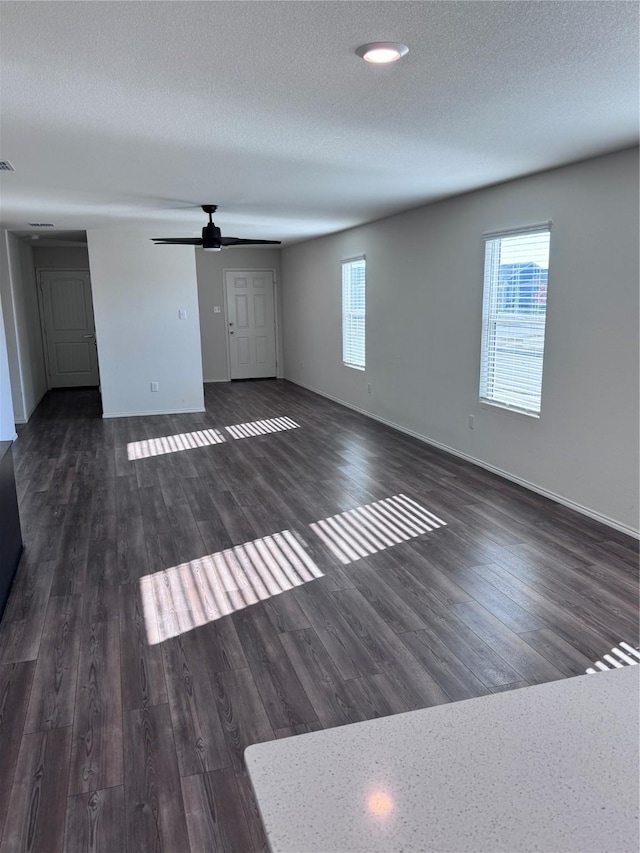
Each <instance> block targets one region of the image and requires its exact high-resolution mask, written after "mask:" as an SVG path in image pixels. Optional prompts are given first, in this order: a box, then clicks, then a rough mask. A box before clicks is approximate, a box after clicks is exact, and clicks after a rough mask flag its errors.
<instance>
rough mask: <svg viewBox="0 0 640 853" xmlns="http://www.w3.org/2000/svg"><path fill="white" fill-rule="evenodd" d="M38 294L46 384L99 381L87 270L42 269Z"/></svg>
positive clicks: (51, 385) (87, 383) (90, 383)
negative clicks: (45, 355) (45, 356)
mask: <svg viewBox="0 0 640 853" xmlns="http://www.w3.org/2000/svg"><path fill="white" fill-rule="evenodd" d="M40 296H41V308H42V326H43V332H44V344H45V349H46V352H47V370H48V372H49V387H50V388H69V387H74V386H79V385H99V383H100V379H99V375H98V354H97V350H96V330H95V325H94V321H93V301H92V299H91V280H90V278H89V271H88V270H42V271H41V273H40Z"/></svg>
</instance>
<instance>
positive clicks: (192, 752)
mask: <svg viewBox="0 0 640 853" xmlns="http://www.w3.org/2000/svg"><path fill="white" fill-rule="evenodd" d="M162 656H163V660H164V670H165V678H166V684H167V693H168V696H169V705H170V708H171V719H172V722H173V733H174V737H175V749H176V752H177V758H178V767H179V769H180V775H181V776H191V775H193V774H194V773H202V772H204V771H208V770H220V769H222V768H223V767H228V766H229V765H230V763H231V759H230V756H229V752H228V749H227V744H226V740H225V736H224V731H223V727H222V723H221V722H220V719H219V717H218V715H217V714H216V711H215V708H216V699H215V695H214V691H213V688H212V686H211V683H210V681H209V674H208V671H207V666H206V658H205V654H204V652H203V648H202V644H201V643H200V639H199V636H198V635H197V634H195V632H189V633H186V634H183V635H181V636H178V637H175V638H173V639H170V640H167V641H166V642H164V643H163V644H162Z"/></svg>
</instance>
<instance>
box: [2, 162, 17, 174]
mask: <svg viewBox="0 0 640 853" xmlns="http://www.w3.org/2000/svg"><path fill="white" fill-rule="evenodd" d="M0 172H15V169H14V168H13V166H12V165H11V163H10V162H9V161H8V160H0Z"/></svg>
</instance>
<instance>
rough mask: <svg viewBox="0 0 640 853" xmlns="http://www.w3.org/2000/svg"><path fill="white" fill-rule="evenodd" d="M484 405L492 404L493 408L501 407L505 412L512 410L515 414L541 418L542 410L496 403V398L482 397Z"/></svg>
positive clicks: (481, 400)
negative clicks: (532, 410)
mask: <svg viewBox="0 0 640 853" xmlns="http://www.w3.org/2000/svg"><path fill="white" fill-rule="evenodd" d="M480 402H481V403H482V405H483V406H491V408H492V409H501V410H502V411H503V412H511V413H512V414H514V415H524V416H525V418H533V419H534V420H537V421H539V420H540V412H530V411H527V410H526V409H519V408H518V407H517V406H507V405H506V404H505V403H496V402H495V401H494V400H483V399H482V397H481V398H480Z"/></svg>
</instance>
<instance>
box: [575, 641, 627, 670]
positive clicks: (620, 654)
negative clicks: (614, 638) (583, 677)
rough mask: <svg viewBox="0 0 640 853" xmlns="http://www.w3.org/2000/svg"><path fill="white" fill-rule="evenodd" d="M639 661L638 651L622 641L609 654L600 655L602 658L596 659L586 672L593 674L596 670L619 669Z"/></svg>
mask: <svg viewBox="0 0 640 853" xmlns="http://www.w3.org/2000/svg"><path fill="white" fill-rule="evenodd" d="M639 662H640V652H639V651H638V650H637V649H634V648H633V646H630V645H629V643H625V642H624V641H623V642H620V643H618V645H617V646H614V647H613V648H612V649H611V654H608V655H602V660H597V661H596V662H595V664H594V666H593V667H589V669H587V670H586V673H587V675H593V674H594V673H596V672H606V671H607V670H609V669H620V668H621V667H623V666H637V665H638V663H639ZM594 667H595V668H594Z"/></svg>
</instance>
